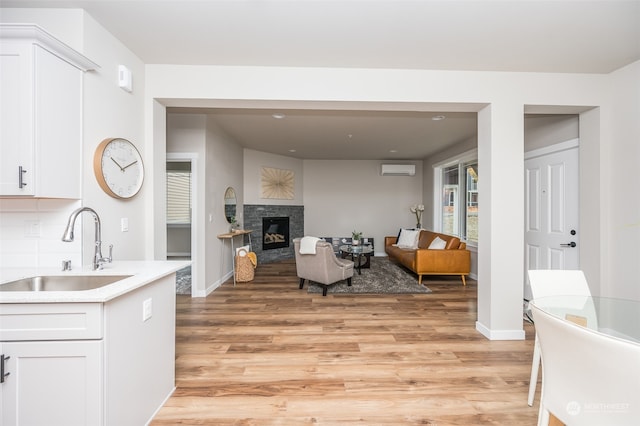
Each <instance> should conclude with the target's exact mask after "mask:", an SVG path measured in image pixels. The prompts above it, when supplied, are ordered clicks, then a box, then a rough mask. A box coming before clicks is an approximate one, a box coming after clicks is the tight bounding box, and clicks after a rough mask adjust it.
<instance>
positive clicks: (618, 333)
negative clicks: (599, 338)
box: [531, 296, 640, 343]
mask: <svg viewBox="0 0 640 426" xmlns="http://www.w3.org/2000/svg"><path fill="white" fill-rule="evenodd" d="M531 304H533V305H534V306H536V307H538V308H539V309H541V310H542V311H544V312H547V313H549V314H551V315H553V316H555V317H558V318H561V319H564V320H567V321H572V322H574V323H576V324H578V325H581V326H583V327H587V328H590V329H592V330H595V331H598V332H600V333H602V334H606V335H609V336H613V337H617V338H620V339H625V340H629V341H632V342H637V343H640V301H638V300H629V299H614V298H607V297H595V296H593V297H591V296H548V297H540V298H537V299H534V300H532V301H531Z"/></svg>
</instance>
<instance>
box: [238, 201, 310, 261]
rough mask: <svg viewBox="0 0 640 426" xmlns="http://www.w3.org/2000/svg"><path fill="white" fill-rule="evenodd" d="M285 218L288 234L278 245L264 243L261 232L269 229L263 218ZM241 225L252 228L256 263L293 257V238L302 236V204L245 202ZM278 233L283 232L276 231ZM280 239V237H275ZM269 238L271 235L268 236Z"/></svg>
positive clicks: (263, 236)
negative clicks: (286, 204)
mask: <svg viewBox="0 0 640 426" xmlns="http://www.w3.org/2000/svg"><path fill="white" fill-rule="evenodd" d="M274 218H285V219H288V221H289V236H288V238H287V240H286V241H284V242H280V243H281V244H280V246H278V247H276V246H269V244H266V245H265V235H264V234H263V232H266V231H268V230H269V226H265V224H264V222H263V219H274ZM243 227H244V229H250V230H253V233H252V234H251V240H252V243H253V251H254V252H255V253H256V256H257V257H258V264H260V263H272V262H277V261H280V260H285V259H293V258H294V255H293V239H294V238H301V237H303V236H304V206H282V205H271V204H245V205H244V208H243ZM278 234H283V233H281V232H278ZM275 238H276V239H280V237H275ZM270 239H271V237H270Z"/></svg>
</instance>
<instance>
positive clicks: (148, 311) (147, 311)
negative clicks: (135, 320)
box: [142, 298, 153, 321]
mask: <svg viewBox="0 0 640 426" xmlns="http://www.w3.org/2000/svg"><path fill="white" fill-rule="evenodd" d="M152 315H153V301H152V299H150V298H149V299H147V300H145V301H144V302H142V321H146V320H148V319H149V318H151V316H152Z"/></svg>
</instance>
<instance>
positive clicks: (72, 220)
mask: <svg viewBox="0 0 640 426" xmlns="http://www.w3.org/2000/svg"><path fill="white" fill-rule="evenodd" d="M82 212H89V213H91V215H92V216H93V220H94V221H95V224H96V236H95V247H94V249H95V251H94V254H93V270H94V271H95V270H96V269H102V265H103V264H104V263H105V262H109V263H111V260H112V259H113V244H112V245H110V246H109V257H103V256H102V241H101V229H100V217H99V216H98V213H96V211H95V210H93V209H92V208H90V207H80V208H79V209H76V210H74V211H73V212H72V213H71V216H69V221H68V222H67V227H66V228H65V230H64V234H63V235H62V241H66V242H71V241H73V227H74V225H75V224H76V219H77V217H78V215H80V213H82Z"/></svg>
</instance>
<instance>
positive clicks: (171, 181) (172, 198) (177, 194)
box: [167, 163, 191, 225]
mask: <svg viewBox="0 0 640 426" xmlns="http://www.w3.org/2000/svg"><path fill="white" fill-rule="evenodd" d="M168 164H171V165H172V167H176V165H175V164H172V163H168ZM190 166H191V165H190V164H189V168H190ZM167 223H168V224H172V225H186V224H190V223H191V170H167Z"/></svg>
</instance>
